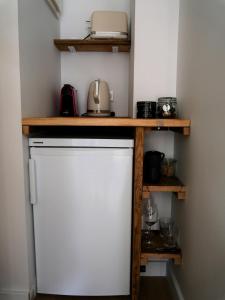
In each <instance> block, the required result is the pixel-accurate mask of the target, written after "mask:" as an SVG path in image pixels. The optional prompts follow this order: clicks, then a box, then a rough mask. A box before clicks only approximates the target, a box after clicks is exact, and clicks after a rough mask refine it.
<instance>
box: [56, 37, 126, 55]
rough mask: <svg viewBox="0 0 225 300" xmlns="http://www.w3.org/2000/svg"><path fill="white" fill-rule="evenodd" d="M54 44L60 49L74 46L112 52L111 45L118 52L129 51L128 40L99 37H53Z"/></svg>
mask: <svg viewBox="0 0 225 300" xmlns="http://www.w3.org/2000/svg"><path fill="white" fill-rule="evenodd" d="M54 44H55V46H56V47H57V48H58V50H60V51H70V47H74V48H75V50H76V51H78V52H79V51H88V52H89V51H94V52H112V51H113V47H118V51H119V52H129V51H130V45H131V42H130V41H129V40H118V39H101V40H94V39H88V40H77V39H75V40H74V39H55V40H54Z"/></svg>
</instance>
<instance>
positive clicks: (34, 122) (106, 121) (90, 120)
mask: <svg viewBox="0 0 225 300" xmlns="http://www.w3.org/2000/svg"><path fill="white" fill-rule="evenodd" d="M22 125H23V126H121V127H123V126H124V127H158V126H160V127H189V126H190V120H184V119H135V118H134V119H133V118H117V117H114V118H110V117H107V118H100V117H98V118H95V117H72V118H63V117H50V118H25V119H23V120H22Z"/></svg>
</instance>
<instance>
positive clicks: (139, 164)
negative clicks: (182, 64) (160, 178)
mask: <svg viewBox="0 0 225 300" xmlns="http://www.w3.org/2000/svg"><path fill="white" fill-rule="evenodd" d="M143 155H144V128H143V127H137V128H136V131H135V154H134V203H133V241H132V288H131V296H132V297H131V298H132V300H137V299H138V294H139V279H140V256H141V207H142V205H141V202H142V181H143Z"/></svg>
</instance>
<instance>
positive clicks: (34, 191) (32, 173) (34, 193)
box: [29, 159, 37, 205]
mask: <svg viewBox="0 0 225 300" xmlns="http://www.w3.org/2000/svg"><path fill="white" fill-rule="evenodd" d="M29 173H30V202H31V204H33V205H34V204H36V203H37V187H36V167H35V160H34V159H29Z"/></svg>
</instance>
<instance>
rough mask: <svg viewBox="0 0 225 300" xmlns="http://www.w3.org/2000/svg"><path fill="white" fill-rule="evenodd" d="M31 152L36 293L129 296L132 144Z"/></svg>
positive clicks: (70, 143)
mask: <svg viewBox="0 0 225 300" xmlns="http://www.w3.org/2000/svg"><path fill="white" fill-rule="evenodd" d="M29 146H30V161H29V169H30V191H31V203H32V205H33V216H34V236H35V254H36V274H37V292H38V293H45V294H58V295H83V296H103V295H106V296H107V295H110V296H111V295H128V294H129V293H130V263H131V209H132V165H133V140H131V139H127V140H126V139H41V138H38V139H35V138H32V139H30V140H29Z"/></svg>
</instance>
